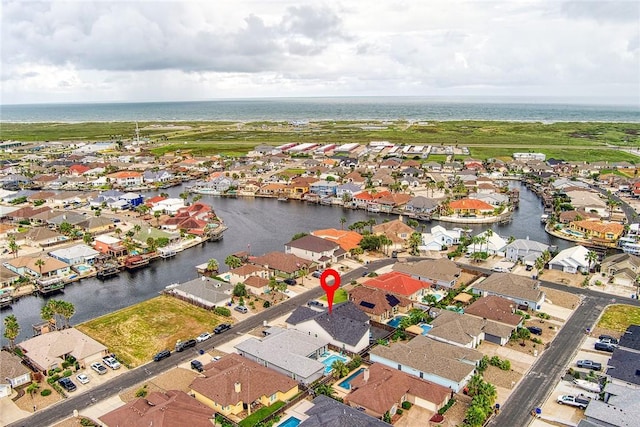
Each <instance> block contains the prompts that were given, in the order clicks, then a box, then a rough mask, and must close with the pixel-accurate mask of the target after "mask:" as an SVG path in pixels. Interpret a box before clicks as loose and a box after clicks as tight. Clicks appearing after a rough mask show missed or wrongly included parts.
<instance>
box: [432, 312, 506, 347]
mask: <svg viewBox="0 0 640 427" xmlns="http://www.w3.org/2000/svg"><path fill="white" fill-rule="evenodd" d="M432 312H433V311H432ZM431 326H433V328H432V329H431V330H430V331H429V338H433V339H434V340H438V341H442V342H446V343H449V344H453V345H457V346H460V347H467V348H476V347H477V346H478V345H479V344H480V343H481V342H482V341H489V342H492V343H494V344H498V345H505V344H506V343H507V342H509V338H510V337H511V333H512V332H513V331H514V330H515V329H516V327H515V326H510V325H505V324H502V323H497V322H494V321H491V320H487V319H481V318H479V317H475V316H470V315H467V314H461V313H457V312H454V311H450V310H440V311H439V312H438V314H437V315H436V317H435V319H433V322H431Z"/></svg>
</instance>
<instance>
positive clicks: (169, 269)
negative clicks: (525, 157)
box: [0, 182, 571, 345]
mask: <svg viewBox="0 0 640 427" xmlns="http://www.w3.org/2000/svg"><path fill="white" fill-rule="evenodd" d="M512 185H513V186H515V187H516V188H519V189H520V207H519V209H518V210H517V211H516V212H515V213H514V215H513V217H512V220H511V221H510V222H508V223H504V224H494V225H493V226H492V228H493V230H494V232H495V233H497V234H499V235H500V236H503V237H504V238H505V239H506V238H507V237H508V236H514V237H516V238H523V239H524V238H527V237H528V238H530V239H531V240H537V241H539V242H543V243H547V244H550V245H557V246H558V247H559V248H560V249H563V248H566V247H568V246H570V245H571V243H570V242H566V241H563V240H560V239H556V238H554V237H552V236H549V235H548V234H547V233H545V231H544V229H543V226H542V224H541V223H540V215H541V214H542V204H541V203H540V201H539V200H538V198H537V197H536V195H535V194H534V193H533V192H531V191H529V190H528V189H527V188H526V187H525V186H524V185H521V184H520V183H518V182H514V183H513V184H512ZM163 191H164V192H167V193H169V194H170V195H171V196H172V197H178V194H180V193H181V192H183V191H185V189H184V188H183V187H182V186H179V187H173V188H170V189H168V190H163ZM153 195H155V194H153V193H145V197H151V196H153ZM202 201H203V202H205V203H209V204H211V205H212V206H213V208H214V210H215V211H216V213H217V214H218V215H219V216H220V217H221V218H223V219H224V221H225V224H226V225H227V226H228V227H229V228H228V230H227V231H226V232H225V234H224V238H223V239H222V240H220V241H218V242H207V243H205V244H203V245H200V246H196V247H194V248H191V249H188V250H186V251H184V252H181V253H178V254H177V255H176V256H175V257H173V258H170V259H166V260H162V259H161V260H157V261H155V262H153V263H152V264H151V265H150V266H149V267H147V268H143V269H141V270H137V271H134V272H129V271H123V272H122V273H120V274H119V275H118V276H116V277H113V278H111V279H107V280H104V281H101V280H98V279H96V278H90V279H84V280H81V281H79V282H75V283H72V284H70V285H68V286H67V287H66V288H65V290H64V293H58V294H53V295H51V296H48V297H41V296H27V297H23V298H21V299H19V300H18V301H16V302H14V303H13V305H12V306H11V308H7V309H3V310H2V312H0V315H1V317H2V319H4V317H5V316H7V315H9V314H14V315H15V316H16V317H17V319H18V322H19V323H20V327H21V333H20V336H19V337H18V339H17V340H16V341H17V342H19V341H22V340H24V339H27V338H30V337H31V336H32V328H31V325H33V324H37V323H40V322H41V321H42V320H41V318H40V309H41V307H42V306H43V305H44V304H45V303H46V299H47V298H56V299H63V300H65V301H69V302H71V303H73V304H74V305H75V307H76V314H75V315H74V316H73V317H72V318H71V323H72V324H78V323H82V322H84V321H86V320H89V319H92V318H95V317H98V316H101V315H103V314H106V313H109V312H112V311H115V310H118V309H121V308H123V307H127V306H130V305H132V304H135V303H138V302H141V301H144V300H147V299H149V298H153V297H155V296H157V295H158V293H159V292H160V291H161V290H162V289H164V287H165V286H167V285H170V284H172V283H180V282H186V281H188V280H191V279H194V278H196V277H197V272H196V269H195V266H196V265H198V264H202V263H206V262H207V261H208V260H209V259H211V258H215V259H217V260H218V261H219V263H220V266H221V271H225V269H226V266H225V265H224V259H225V258H226V257H227V255H229V254H231V253H234V252H238V251H246V250H249V251H250V253H251V254H254V255H262V254H264V253H267V252H271V251H283V250H284V244H285V243H287V242H288V241H289V240H291V236H293V235H294V234H296V233H298V232H309V231H312V230H314V229H321V228H340V218H341V217H345V218H346V219H347V222H346V224H345V227H346V226H348V225H349V224H352V223H354V222H356V221H361V220H365V219H368V218H375V219H376V220H377V222H378V223H381V222H382V221H384V220H385V219H395V218H397V216H395V215H393V216H391V215H385V214H373V213H367V212H365V211H361V210H349V209H343V208H341V207H332V206H321V205H311V204H307V203H304V202H297V201H290V202H279V201H277V200H275V199H262V198H256V199H252V198H237V199H234V198H220V197H212V196H204V197H203V198H202ZM436 224H438V222H436V221H434V222H432V223H425V229H426V230H427V231H428V229H429V228H430V227H431V226H433V225H436ZM440 224H441V225H443V226H444V227H446V228H453V227H454V226H455V225H453V224H445V223H440ZM470 228H472V229H473V232H474V233H478V232H480V231H482V230H483V229H486V228H488V226H487V225H477V226H472V227H470ZM2 344H3V345H6V344H7V342H6V339H4V338H2Z"/></svg>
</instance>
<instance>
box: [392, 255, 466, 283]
mask: <svg viewBox="0 0 640 427" xmlns="http://www.w3.org/2000/svg"><path fill="white" fill-rule="evenodd" d="M393 271H397V272H399V273H404V274H408V275H409V276H411V277H412V278H414V279H417V280H419V281H421V282H425V283H426V284H427V286H429V287H431V286H435V287H436V288H444V289H452V288H454V287H455V286H456V281H457V280H458V278H459V277H460V274H461V273H462V270H461V269H460V267H458V265H457V264H456V263H455V262H453V261H451V260H450V259H448V258H439V259H426V260H423V261H418V262H415V263H396V264H394V266H393Z"/></svg>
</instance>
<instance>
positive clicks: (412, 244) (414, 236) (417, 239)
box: [409, 232, 422, 255]
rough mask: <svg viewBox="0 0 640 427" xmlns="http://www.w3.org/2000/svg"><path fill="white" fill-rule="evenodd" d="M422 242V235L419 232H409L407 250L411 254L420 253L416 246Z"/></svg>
mask: <svg viewBox="0 0 640 427" xmlns="http://www.w3.org/2000/svg"><path fill="white" fill-rule="evenodd" d="M421 243H422V235H421V234H420V233H417V232H416V233H411V236H409V252H410V253H411V255H420V250H419V249H418V246H420V244H421Z"/></svg>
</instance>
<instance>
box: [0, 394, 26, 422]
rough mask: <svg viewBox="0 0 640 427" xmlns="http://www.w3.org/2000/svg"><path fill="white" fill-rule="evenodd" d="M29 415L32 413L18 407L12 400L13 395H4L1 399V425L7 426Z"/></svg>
mask: <svg viewBox="0 0 640 427" xmlns="http://www.w3.org/2000/svg"><path fill="white" fill-rule="evenodd" d="M14 394H15V393H14ZM29 415H31V413H30V412H27V411H23V410H22V409H20V408H18V406H17V405H16V404H15V403H13V400H11V397H3V398H1V399H0V425H3V426H6V425H8V424H11V423H12V422H14V421H18V420H20V419H22V418H25V417H28V416H29Z"/></svg>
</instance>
